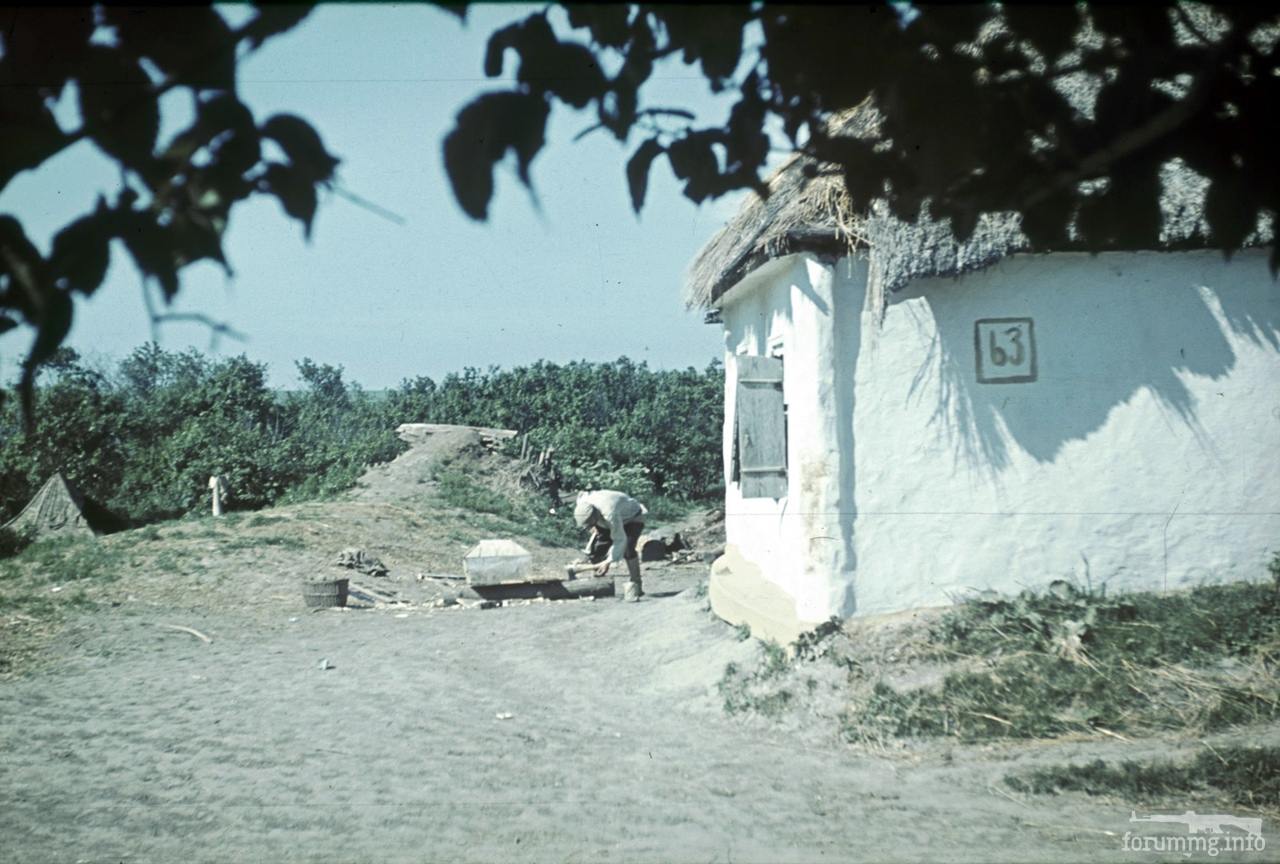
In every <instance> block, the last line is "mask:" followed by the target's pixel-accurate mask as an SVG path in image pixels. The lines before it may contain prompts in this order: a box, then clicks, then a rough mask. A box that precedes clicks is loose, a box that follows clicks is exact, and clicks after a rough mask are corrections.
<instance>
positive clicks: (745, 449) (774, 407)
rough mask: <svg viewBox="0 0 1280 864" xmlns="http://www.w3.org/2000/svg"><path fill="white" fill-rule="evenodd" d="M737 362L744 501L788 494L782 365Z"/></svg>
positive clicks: (773, 359)
mask: <svg viewBox="0 0 1280 864" xmlns="http://www.w3.org/2000/svg"><path fill="white" fill-rule="evenodd" d="M737 362H738V394H737V395H738V400H737V412H736V417H735V420H736V423H737V426H738V441H737V444H738V470H739V472H740V473H741V475H742V497H743V498H781V497H782V496H783V495H786V494H787V436H786V413H785V407H784V405H783V399H782V361H781V360H780V359H778V358H776V357H749V356H746V355H740V356H738V358H737Z"/></svg>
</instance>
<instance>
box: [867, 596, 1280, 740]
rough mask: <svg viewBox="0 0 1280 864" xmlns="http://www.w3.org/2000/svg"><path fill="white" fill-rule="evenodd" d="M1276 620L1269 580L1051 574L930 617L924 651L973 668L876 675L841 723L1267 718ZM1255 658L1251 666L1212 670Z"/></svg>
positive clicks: (1209, 722) (898, 726) (898, 729)
mask: <svg viewBox="0 0 1280 864" xmlns="http://www.w3.org/2000/svg"><path fill="white" fill-rule="evenodd" d="M1278 622H1280V603H1278V598H1277V593H1276V592H1275V591H1274V590H1272V588H1271V587H1270V586H1266V585H1260V584H1251V583H1238V584H1232V585H1222V586H1209V587H1202V588H1196V589H1194V590H1192V591H1190V592H1186V593H1183V594H1170V595H1160V594H1133V595H1127V596H1124V597H1121V598H1117V599H1109V598H1106V597H1105V596H1103V595H1100V594H1094V593H1089V592H1082V591H1079V590H1078V589H1075V588H1073V587H1071V586H1069V585H1066V583H1055V585H1054V586H1052V587H1051V589H1050V591H1048V592H1046V593H1044V594H1032V593H1030V592H1024V593H1023V594H1022V595H1020V596H1018V597H1016V598H1010V599H1004V598H996V599H991V600H978V601H973V602H969V603H965V604H962V605H960V606H958V607H956V608H955V609H954V610H951V611H950V612H948V613H947V614H945V615H944V616H943V617H942V618H941V619H940V621H939V622H938V624H937V625H936V626H935V627H934V628H933V630H932V634H931V635H932V644H933V649H932V654H933V659H935V660H939V661H952V662H958V663H959V664H960V665H962V666H965V665H967V666H970V667H972V666H974V665H979V666H980V668H979V669H976V670H975V669H968V670H963V671H956V672H953V673H952V674H949V675H946V676H945V677H944V679H943V681H942V683H941V685H939V686H934V687H928V688H917V689H909V690H904V691H898V690H895V689H893V688H892V687H890V686H889V685H887V684H885V683H884V682H882V681H878V682H875V684H874V686H872V688H871V691H870V695H869V697H867V698H865V699H863V700H861V701H860V702H859V703H856V704H853V705H851V706H850V708H849V710H848V711H847V712H846V715H845V722H844V727H845V729H844V731H845V734H846V737H848V738H850V739H851V740H863V741H866V740H875V739H879V738H883V737H885V736H895V737H903V736H936V735H955V736H958V737H960V738H963V739H967V740H974V739H981V738H990V737H1016V738H1032V737H1049V736H1054V735H1060V734H1063V733H1067V732H1075V731H1089V730H1092V729H1097V728H1103V729H1107V730H1112V731H1114V730H1121V729H1144V728H1146V729H1150V728H1194V729H1197V730H1200V731H1204V730H1209V729H1217V728H1222V727H1225V726H1229V725H1235V724H1242V723H1253V722H1261V721H1266V720H1271V719H1274V718H1276V717H1277V716H1280V681H1278V680H1277V678H1276V676H1275V674H1274V670H1273V669H1270V668H1269V667H1268V665H1267V664H1266V663H1263V662H1261V659H1262V658H1263V657H1264V656H1269V655H1270V654H1272V653H1274V652H1275V650H1276V648H1277V646H1280V630H1278V626H1280V625H1278ZM1250 661H1255V662H1256V665H1257V666H1258V669H1259V674H1258V675H1256V676H1255V675H1239V676H1235V677H1229V676H1224V675H1222V674H1218V673H1216V672H1215V669H1216V668H1217V667H1220V666H1221V665H1222V664H1231V663H1237V664H1240V663H1248V662H1250Z"/></svg>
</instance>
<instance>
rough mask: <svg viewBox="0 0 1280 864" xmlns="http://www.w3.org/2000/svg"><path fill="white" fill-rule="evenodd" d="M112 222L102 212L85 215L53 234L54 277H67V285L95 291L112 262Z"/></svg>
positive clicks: (50, 257)
mask: <svg viewBox="0 0 1280 864" xmlns="http://www.w3.org/2000/svg"><path fill="white" fill-rule="evenodd" d="M110 241H111V226H110V224H109V223H108V221H107V220H106V219H104V218H103V217H102V215H101V214H100V213H98V214H91V215H89V216H82V217H81V218H79V219H77V220H76V221H74V222H72V223H71V224H70V225H68V226H67V227H65V228H63V229H62V230H61V231H59V232H58V233H57V235H56V236H55V237H54V238H53V251H52V253H51V254H50V256H49V263H50V267H51V268H52V270H53V275H54V278H55V279H65V280H66V287H67V288H68V289H70V290H73V291H79V292H80V293H81V294H86V295H88V294H92V293H93V292H94V291H95V290H97V288H98V286H99V285H101V284H102V280H103V279H105V278H106V276H107V266H108V265H109V264H110V262H111V251H110V245H109V244H110Z"/></svg>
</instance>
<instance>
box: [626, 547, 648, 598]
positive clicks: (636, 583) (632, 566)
mask: <svg viewBox="0 0 1280 864" xmlns="http://www.w3.org/2000/svg"><path fill="white" fill-rule="evenodd" d="M627 574H628V575H629V576H630V577H631V584H630V585H629V586H628V587H627V593H626V599H627V600H631V601H634V600H639V599H640V598H641V597H643V596H644V586H643V584H642V583H641V581H640V556H639V555H637V556H636V557H634V558H628V559H627Z"/></svg>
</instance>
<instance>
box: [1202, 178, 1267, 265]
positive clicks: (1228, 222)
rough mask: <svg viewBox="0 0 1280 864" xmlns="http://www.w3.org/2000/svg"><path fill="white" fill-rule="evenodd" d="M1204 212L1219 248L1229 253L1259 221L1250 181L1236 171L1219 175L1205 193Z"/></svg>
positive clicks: (1238, 245) (1239, 244) (1236, 247)
mask: <svg viewBox="0 0 1280 864" xmlns="http://www.w3.org/2000/svg"><path fill="white" fill-rule="evenodd" d="M1204 215H1205V218H1206V219H1208V220H1209V234H1210V236H1211V238H1212V239H1213V242H1214V243H1215V244H1216V245H1217V246H1218V247H1219V248H1221V249H1222V250H1223V251H1225V252H1227V253H1231V252H1233V251H1235V250H1236V249H1239V248H1240V246H1241V244H1242V243H1243V242H1244V239H1245V238H1246V237H1248V236H1249V233H1250V232H1252V231H1253V230H1254V228H1255V227H1256V226H1257V224H1258V211H1257V205H1256V204H1254V203H1253V190H1252V189H1251V187H1250V182H1249V181H1248V180H1247V179H1246V178H1245V177H1244V175H1243V174H1241V173H1239V172H1235V171H1233V172H1230V173H1224V174H1222V175H1220V176H1218V177H1216V178H1215V179H1214V181H1213V184H1212V185H1211V186H1210V187H1209V192H1208V194H1207V195H1206V196H1205V202H1204Z"/></svg>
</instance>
